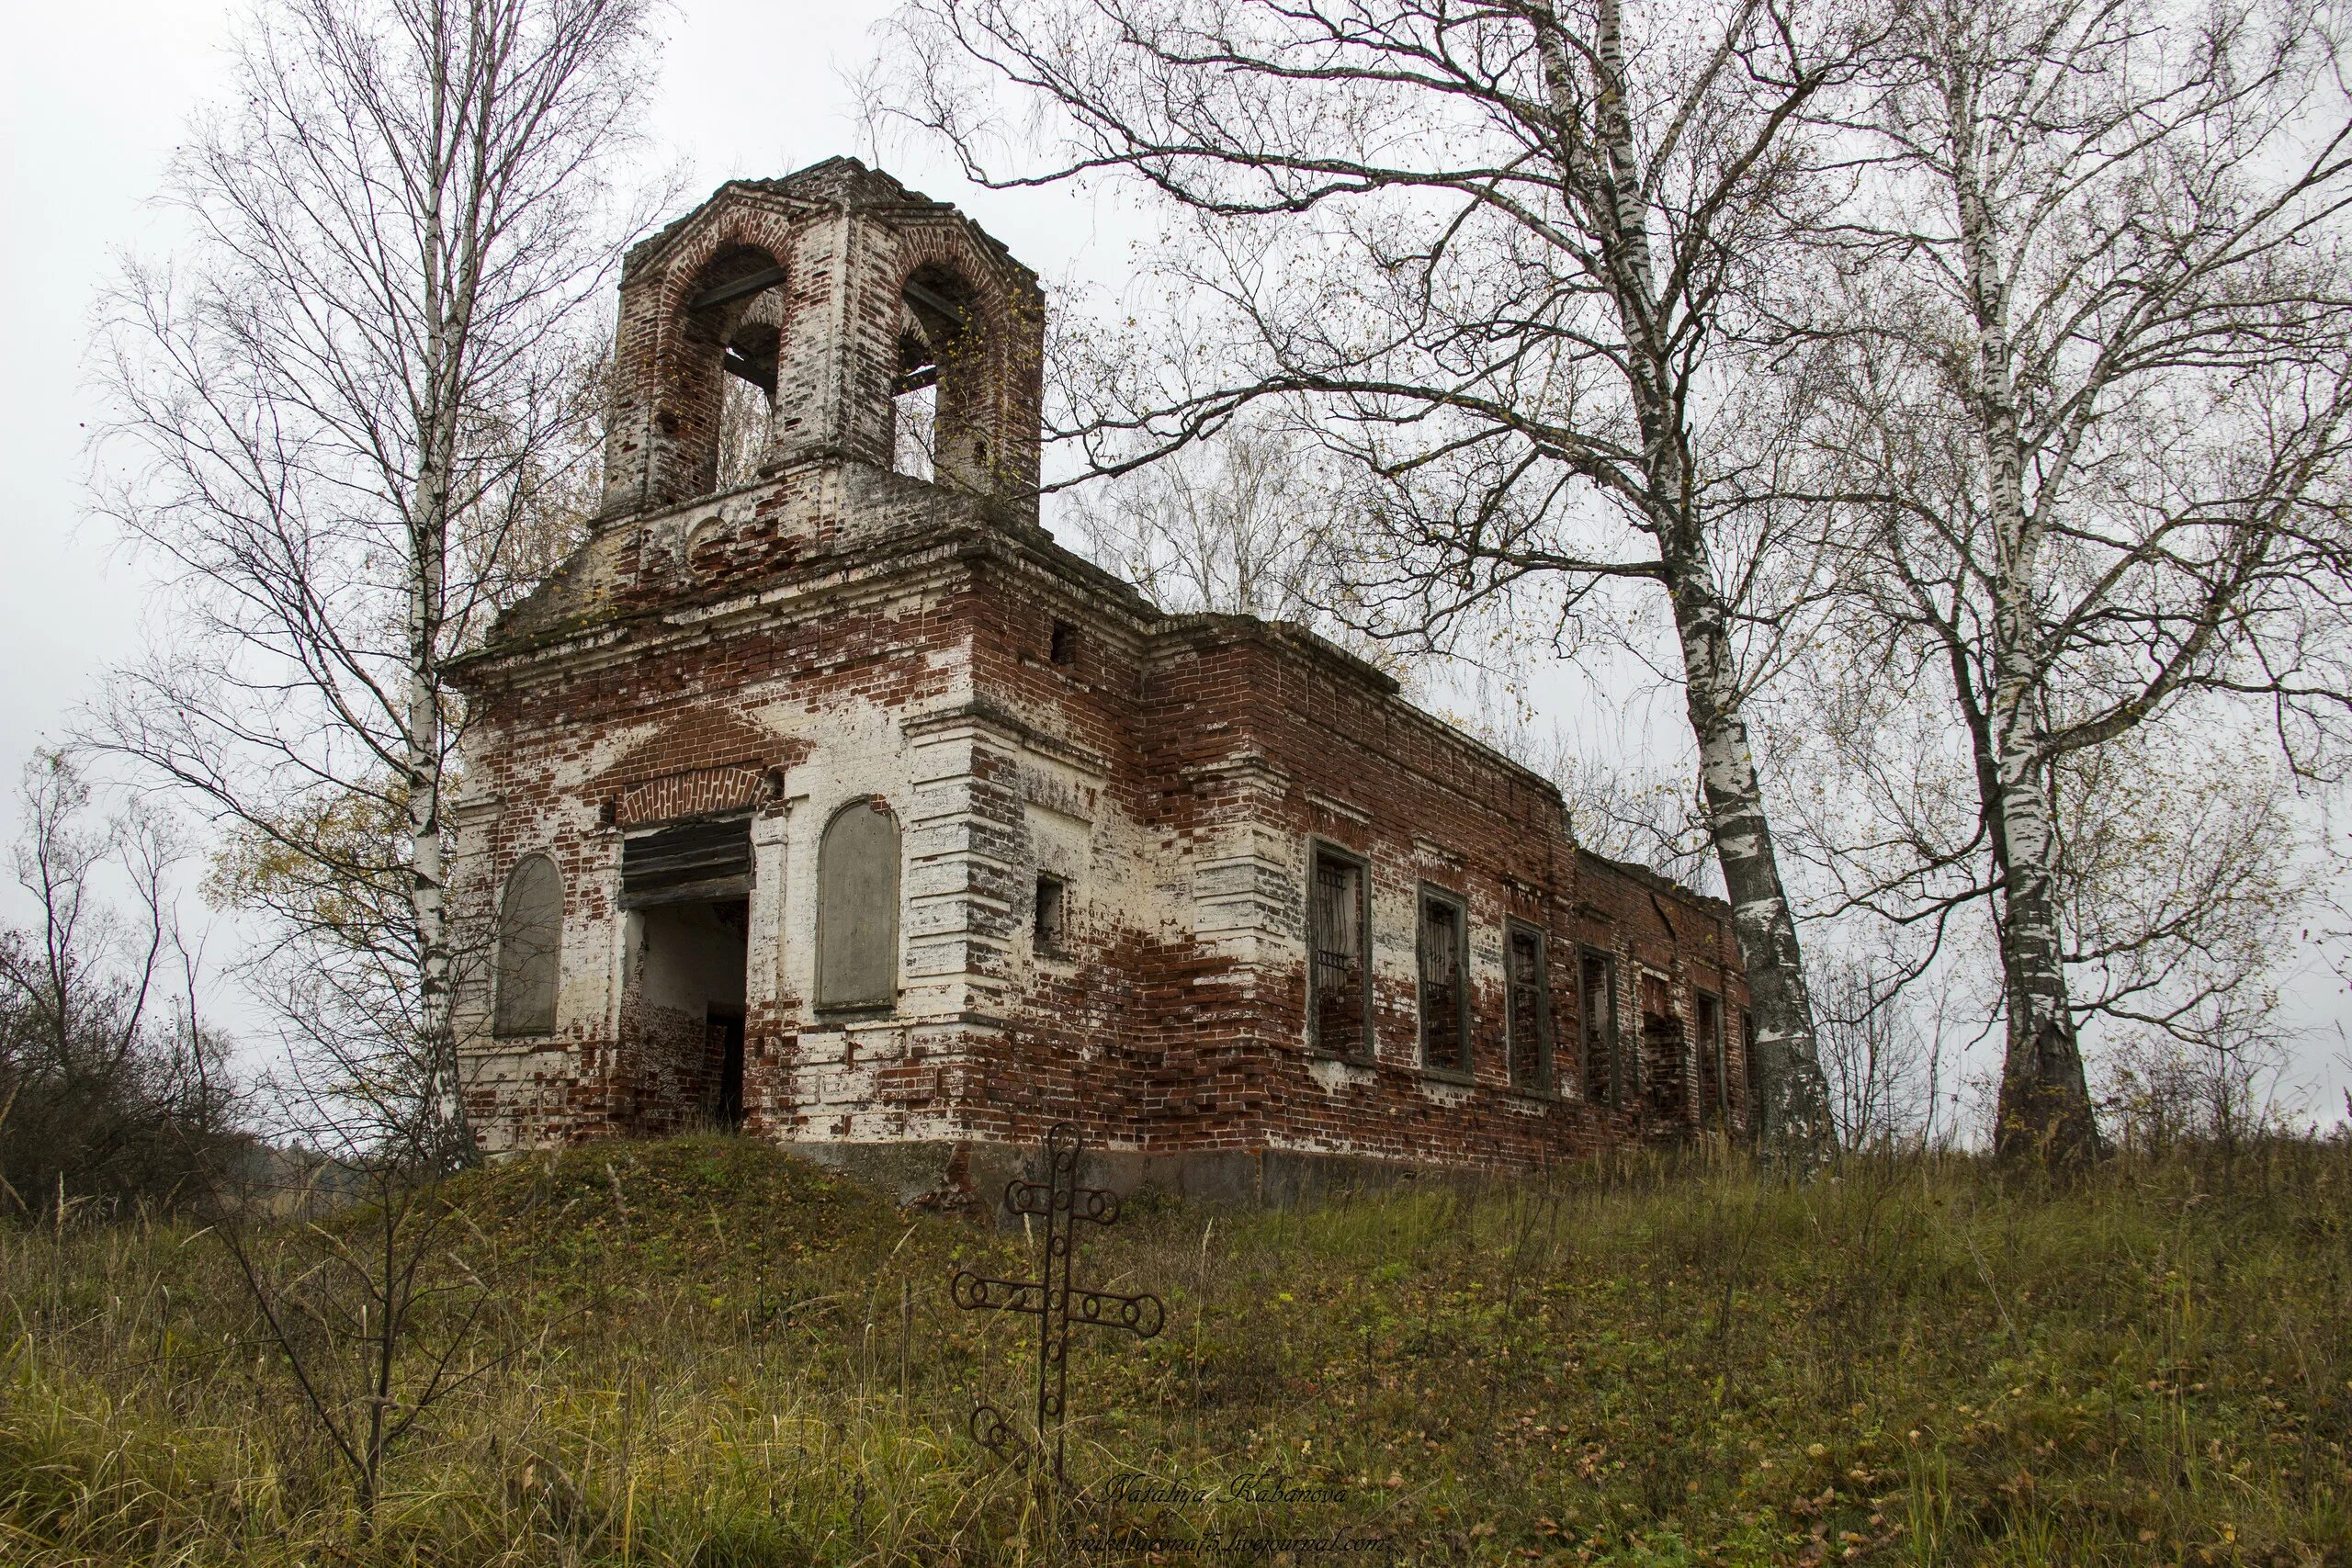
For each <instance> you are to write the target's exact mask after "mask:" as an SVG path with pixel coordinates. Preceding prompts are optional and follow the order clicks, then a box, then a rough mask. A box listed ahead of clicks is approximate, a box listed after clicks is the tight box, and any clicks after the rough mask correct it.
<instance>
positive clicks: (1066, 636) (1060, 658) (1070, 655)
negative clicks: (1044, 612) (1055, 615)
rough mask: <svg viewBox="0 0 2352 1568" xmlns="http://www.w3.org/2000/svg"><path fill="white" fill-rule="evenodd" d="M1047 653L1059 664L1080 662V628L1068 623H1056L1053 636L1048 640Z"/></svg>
mask: <svg viewBox="0 0 2352 1568" xmlns="http://www.w3.org/2000/svg"><path fill="white" fill-rule="evenodd" d="M1046 655H1047V657H1049V658H1051V659H1052V660H1053V661H1054V662H1055V663H1057V664H1075V663H1077V662H1078V628H1077V627H1076V626H1072V625H1070V623H1069V622H1068V621H1056V622H1055V623H1054V630H1053V635H1052V636H1051V637H1047V638H1046Z"/></svg>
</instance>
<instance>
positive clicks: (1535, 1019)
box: [1505, 924, 1552, 1094]
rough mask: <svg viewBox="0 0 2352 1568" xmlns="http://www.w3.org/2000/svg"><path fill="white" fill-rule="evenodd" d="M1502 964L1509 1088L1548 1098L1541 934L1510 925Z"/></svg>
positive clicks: (1547, 1010) (1548, 989) (1548, 1015)
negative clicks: (1506, 974) (1506, 986)
mask: <svg viewBox="0 0 2352 1568" xmlns="http://www.w3.org/2000/svg"><path fill="white" fill-rule="evenodd" d="M1505 961H1506V962H1507V963H1508V964H1509V965H1510V990H1509V993H1508V995H1507V997H1506V998H1505V1008H1506V1010H1507V1012H1508V1013H1509V1018H1508V1020H1507V1021H1506V1026H1505V1032H1506V1033H1508V1034H1509V1036H1510V1081H1511V1087H1512V1088H1514V1089H1529V1090H1532V1091H1534V1092H1537V1093H1542V1094H1548V1093H1550V1092H1551V1090H1552V1006H1551V1003H1552V983H1551V977H1550V965H1549V964H1548V963H1547V961H1546V954H1545V953H1544V933H1543V932H1542V931H1537V930H1535V929H1534V928H1533V927H1532V926H1522V925H1517V924H1514V925H1512V926H1511V928H1510V943H1509V947H1508V951H1507V953H1505Z"/></svg>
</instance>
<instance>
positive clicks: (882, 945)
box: [817, 795, 899, 1008]
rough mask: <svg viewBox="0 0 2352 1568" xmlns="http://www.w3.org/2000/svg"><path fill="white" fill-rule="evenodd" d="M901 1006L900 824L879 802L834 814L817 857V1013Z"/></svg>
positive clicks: (873, 799) (857, 804)
mask: <svg viewBox="0 0 2352 1568" xmlns="http://www.w3.org/2000/svg"><path fill="white" fill-rule="evenodd" d="M898 1000H899V819H898V818H896V817H895V816H893V815H892V814H891V811H890V807H889V806H888V803H887V802H885V801H884V800H883V799H882V798H881V797H880V796H879V795H876V796H873V797H871V798H869V799H862V800H854V801H852V802H850V804H848V805H847V806H844V807H842V808H841V809H840V810H839V811H836V812H835V813H833V818H832V820H831V821H830V822H828V823H826V824H825V836H824V839H823V841H822V842H821V843H820V844H819V846H818V849H817V1005H818V1006H819V1007H821V1008H887V1007H895V1006H897V1005H898Z"/></svg>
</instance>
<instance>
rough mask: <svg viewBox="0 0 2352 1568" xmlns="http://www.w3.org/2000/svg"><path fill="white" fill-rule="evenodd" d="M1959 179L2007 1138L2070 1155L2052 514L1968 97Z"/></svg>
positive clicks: (2000, 1137) (2001, 1139)
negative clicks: (2057, 824) (2051, 626)
mask: <svg viewBox="0 0 2352 1568" xmlns="http://www.w3.org/2000/svg"><path fill="white" fill-rule="evenodd" d="M1955 107H1956V109H1957V110H1958V111H1959V112H1956V113H1955V115H1954V117H1953V118H1954V122H1955V125H1956V127H1957V128H1958V129H1959V130H1960V132H1961V134H1959V135H1958V136H1956V137H1955V138H1954V143H1955V145H1954V152H1955V158H1954V164H1953V175H1954V184H1955V186H1956V187H1957V194H1958V197H1959V207H1960V224H1961V244H1962V253H1963V254H1964V255H1965V256H1966V258H1967V265H1968V278H1969V292H1970V295H1971V304H1972V306H1973V310H1974V313H1975V318H1976V325H1977V369H1976V389H1975V391H1976V399H1975V401H1976V414H1977V421H1978V425H1979V428H1980V430H1981V432H1982V435H1983V439H1984V443H1985V470H1986V473H1985V478H1986V486H1987V491H1988V493H1987V496H1986V500H1987V502H1988V506H1989V512H1990V517H1991V521H1992V526H1993V533H1994V537H1995V541H1996V551H1997V556H1996V563H1995V571H1994V574H1993V578H1994V581H1993V602H1994V603H1993V611H1994V614H1993V690H1992V692H1991V694H1990V695H1989V700H1988V703H1987V714H1986V718H1987V728H1988V729H1989V731H1990V736H1989V739H1990V743H1991V750H1992V762H1993V767H1992V773H1993V777H1992V780H1991V784H1992V787H1993V788H1994V789H1995V790H1996V791H1997V797H1996V798H1995V799H1992V800H1988V801H1986V802H1985V814H1986V817H1987V818H1988V820H1990V821H1991V822H1993V823H1995V824H1996V827H1997V829H1998V835H1999V842H2000V845H2001V847H2002V848H2003V849H2004V851H2005V853H2004V854H2003V856H2002V860H2003V866H2002V871H2003V882H2002V919H2001V961H2002V967H2003V970H2004V978H2005V981H2006V992H2007V1012H2008V1038H2007V1049H2006V1051H2005V1053H2004V1056H2003V1061H2002V1070H2001V1095H2000V1108H1999V1124H1998V1126H1997V1128H1996V1132H1995V1134H1994V1147H1995V1150H1996V1153H1997V1154H1999V1155H2001V1156H2004V1157H2009V1158H2015V1157H2018V1156H2028V1155H2037V1154H2038V1155H2040V1156H2044V1157H2049V1158H2052V1159H2056V1160H2060V1161H2072V1160H2075V1159H2078V1158H2080V1157H2083V1156H2086V1155H2088V1154H2090V1153H2092V1152H2094V1150H2095V1149H2096V1147H2097V1137H2098V1134H2097V1128H2096V1125H2095V1123H2094V1122H2093V1120H2092V1116H2091V1107H2090V1089H2089V1086H2088V1083H2087V1081H2086V1077H2085V1076H2084V1072H2083V1057H2082V1052H2081V1050H2080V1048H2079V1046H2078V1045H2077V1043H2076V1042H2075V1027H2074V1014H2073V1011H2072V1009H2071V1007H2070V1005H2069V1002H2068V999H2067V994H2066V965H2065V949H2064V943H2063V941H2062V933H2061V931H2060V927H2059V918H2058V901H2057V895H2056V886H2055V870H2056V851H2057V838H2056V833H2055V831H2054V828H2053V824H2052V818H2051V807H2050V795H2049V764H2048V760H2047V758H2046V756H2045V755H2044V750H2043V745H2044V736H2043V734H2042V728H2041V723H2040V720H2039V717H2038V714H2039V705H2038V704H2037V702H2036V697H2037V694H2038V692H2039V689H2040V682H2041V647H2040V644H2041V638H2040V636H2039V624H2038V619H2037V612H2036V609H2035V593H2036V589H2037V586H2038V582H2037V578H2036V571H2037V565H2038V558H2039V555H2040V553H2041V534H2042V524H2041V519H2039V518H2038V517H2036V516H2035V515H2034V513H2032V512H2031V511H2030V509H2029V508H2028V507H2027V505H2026V500H2025V457H2024V443H2023V440H2022V438H2021V434H2020V432H2019V428H2018V408H2017V391H2016V383H2015V372H2014V367H2013V364H2012V354H2011V348H2010V344H2009V335H2008V290H2007V283H2006V281H2005V278H2004V276H2003V272H2002V268H2001V265H2000V260H1999V255H1998V249H1997V245H1996V237H1995V234H1994V230H1993V221H1992V214H1991V212H1990V210H1989V209H1988V208H1987V206H1986V204H1985V199H1984V196H1983V193H1982V190H1981V188H1980V186H1979V184H1978V177H1977V172H1976V165H1975V162H1974V152H1975V147H1974V143H1975V136H1974V126H1973V118H1971V117H1969V116H1968V115H1967V114H1966V111H1965V105H1964V104H1959V105H1956V106H1955Z"/></svg>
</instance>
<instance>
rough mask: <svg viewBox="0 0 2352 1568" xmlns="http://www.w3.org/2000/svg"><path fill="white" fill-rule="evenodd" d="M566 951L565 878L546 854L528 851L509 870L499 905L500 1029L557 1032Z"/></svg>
mask: <svg viewBox="0 0 2352 1568" xmlns="http://www.w3.org/2000/svg"><path fill="white" fill-rule="evenodd" d="M562 956H563V878H562V877H561V876H560V874H558V873H557V871H556V869H555V862H553V861H551V860H549V859H548V857H547V856H545V855H526V856H524V857H523V859H522V860H520V861H518V862H516V863H515V869H514V871H513V872H511V873H509V874H508V875H507V878H506V897H505V898H504V900H503V902H502V903H501V904H500V905H499V909H498V1016H497V1021H496V1022H495V1024H494V1026H493V1027H494V1028H495V1030H496V1032H498V1033H500V1034H551V1033H553V1032H555V992H556V980H557V975H558V970H559V968H560V960H561V959H562Z"/></svg>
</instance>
